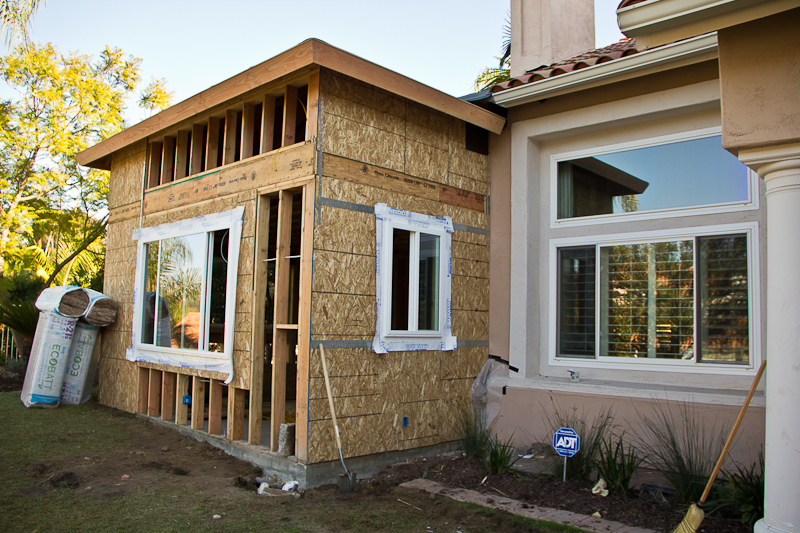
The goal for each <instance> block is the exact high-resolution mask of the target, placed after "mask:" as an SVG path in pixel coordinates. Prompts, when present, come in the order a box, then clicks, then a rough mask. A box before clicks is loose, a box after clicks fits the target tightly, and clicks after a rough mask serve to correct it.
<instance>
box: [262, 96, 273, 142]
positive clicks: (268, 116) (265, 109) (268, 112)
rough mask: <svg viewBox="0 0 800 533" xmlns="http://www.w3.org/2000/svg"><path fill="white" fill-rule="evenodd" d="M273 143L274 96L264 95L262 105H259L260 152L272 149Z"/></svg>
mask: <svg viewBox="0 0 800 533" xmlns="http://www.w3.org/2000/svg"><path fill="white" fill-rule="evenodd" d="M274 143H275V97H274V96H271V95H269V94H268V95H266V96H264V105H263V106H261V152H260V153H262V154H266V153H267V152H271V151H272V150H273V148H272V147H273V145H274Z"/></svg>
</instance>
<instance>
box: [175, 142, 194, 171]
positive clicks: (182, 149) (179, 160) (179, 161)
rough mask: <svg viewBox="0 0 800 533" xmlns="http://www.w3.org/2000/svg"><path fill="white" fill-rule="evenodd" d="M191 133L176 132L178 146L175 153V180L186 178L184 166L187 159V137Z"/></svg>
mask: <svg viewBox="0 0 800 533" xmlns="http://www.w3.org/2000/svg"><path fill="white" fill-rule="evenodd" d="M191 134H192V132H190V131H189V130H181V131H179V132H178V145H177V148H176V151H175V179H176V180H179V179H181V178H185V177H186V176H188V174H187V173H186V165H187V163H188V161H187V158H188V157H189V137H190V136H191Z"/></svg>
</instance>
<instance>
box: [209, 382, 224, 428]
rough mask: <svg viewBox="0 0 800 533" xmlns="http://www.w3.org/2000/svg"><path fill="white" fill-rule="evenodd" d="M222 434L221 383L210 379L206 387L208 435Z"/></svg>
mask: <svg viewBox="0 0 800 533" xmlns="http://www.w3.org/2000/svg"><path fill="white" fill-rule="evenodd" d="M221 432H222V382H221V381H220V380H218V379H212V380H210V382H209V387H208V434H209V435H219V434H220V433H221Z"/></svg>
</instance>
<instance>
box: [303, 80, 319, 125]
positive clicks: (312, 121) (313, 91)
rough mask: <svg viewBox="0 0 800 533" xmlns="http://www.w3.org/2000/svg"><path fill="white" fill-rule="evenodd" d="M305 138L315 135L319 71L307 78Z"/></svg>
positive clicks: (317, 114)
mask: <svg viewBox="0 0 800 533" xmlns="http://www.w3.org/2000/svg"><path fill="white" fill-rule="evenodd" d="M306 113H307V116H306V140H307V141H310V140H311V139H313V138H314V137H316V136H317V127H318V125H319V122H318V120H319V71H317V72H315V73H313V74H312V75H311V76H310V77H309V79H308V98H307V99H306Z"/></svg>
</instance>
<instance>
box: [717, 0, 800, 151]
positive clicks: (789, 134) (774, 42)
mask: <svg viewBox="0 0 800 533" xmlns="http://www.w3.org/2000/svg"><path fill="white" fill-rule="evenodd" d="M798 28H800V8H798V9H792V10H790V11H786V12H784V13H781V14H779V15H773V16H771V17H767V18H764V19H759V20H756V21H753V22H748V23H747V24H741V25H738V26H733V27H730V28H725V29H722V30H720V31H719V37H718V39H719V62H720V72H721V80H720V84H721V87H722V125H723V134H722V144H723V146H724V147H725V148H727V149H729V150H731V151H732V152H733V153H738V151H739V150H742V149H746V148H756V147H762V146H769V145H776V144H784V143H796V142H800V39H798V36H797V32H798Z"/></svg>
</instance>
